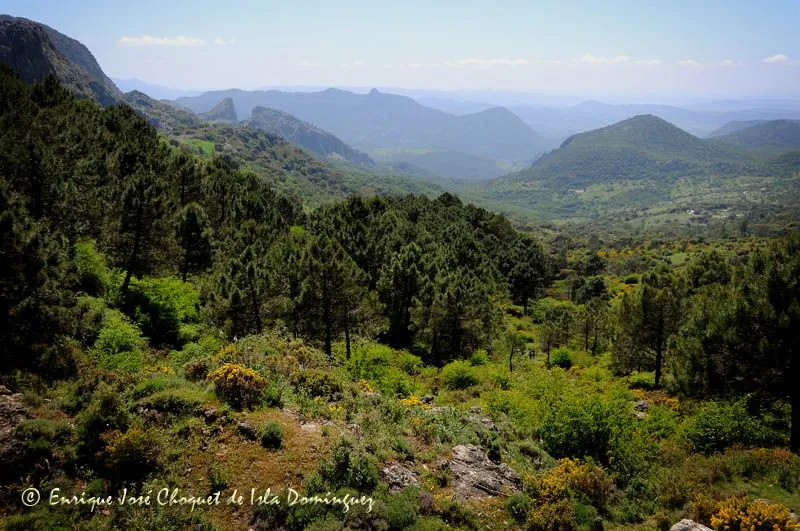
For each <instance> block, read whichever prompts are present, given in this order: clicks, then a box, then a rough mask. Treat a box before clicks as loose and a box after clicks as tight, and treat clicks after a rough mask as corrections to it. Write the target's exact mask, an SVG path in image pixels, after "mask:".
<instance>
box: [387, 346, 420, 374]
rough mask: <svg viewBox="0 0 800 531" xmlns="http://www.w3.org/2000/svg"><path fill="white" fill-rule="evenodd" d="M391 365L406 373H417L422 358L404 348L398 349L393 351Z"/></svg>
mask: <svg viewBox="0 0 800 531" xmlns="http://www.w3.org/2000/svg"><path fill="white" fill-rule="evenodd" d="M392 365H393V366H395V367H397V368H398V369H400V370H401V371H403V372H404V373H406V374H410V375H414V374H419V371H420V369H422V358H420V357H419V356H415V355H413V354H411V353H410V352H406V351H405V350H399V351H395V356H394V358H393V360H392Z"/></svg>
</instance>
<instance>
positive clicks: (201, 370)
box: [183, 358, 211, 382]
mask: <svg viewBox="0 0 800 531" xmlns="http://www.w3.org/2000/svg"><path fill="white" fill-rule="evenodd" d="M210 370H211V368H210V367H209V359H208V358H201V359H197V360H192V361H189V362H187V363H186V364H185V365H184V366H183V374H184V376H186V379H187V380H190V381H192V382H199V381H202V380H205V379H206V378H207V377H208V373H209V371H210Z"/></svg>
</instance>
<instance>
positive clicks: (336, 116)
mask: <svg viewBox="0 0 800 531" xmlns="http://www.w3.org/2000/svg"><path fill="white" fill-rule="evenodd" d="M228 97H230V98H232V99H233V101H234V104H235V105H236V108H237V109H238V110H239V112H240V113H241V114H242V115H248V114H250V112H251V111H252V109H253V108H254V107H258V106H261V107H267V108H271V109H277V110H280V111H283V112H288V113H290V114H292V115H294V116H296V117H298V118H300V119H301V120H305V121H307V122H310V123H313V124H314V125H316V126H317V127H321V128H322V129H324V130H326V131H330V132H331V133H332V134H334V135H336V136H337V137H339V138H341V139H342V140H343V141H344V142H346V143H348V144H350V145H351V146H354V147H356V148H358V149H363V150H369V148H393V149H399V148H404V149H408V148H438V149H446V150H453V151H457V152H462V153H467V154H470V155H477V156H481V157H487V158H492V159H498V160H506V161H523V160H532V159H533V158H534V157H535V155H537V153H541V152H542V151H543V150H544V149H545V147H546V146H545V145H544V142H543V140H542V138H541V137H540V136H539V135H538V134H537V133H536V132H534V131H533V130H532V129H531V128H530V127H529V126H527V125H526V124H525V123H524V122H523V121H522V120H520V119H519V118H518V117H517V116H516V115H514V114H513V113H511V112H510V111H508V110H507V109H504V108H491V109H487V110H484V111H482V112H479V113H475V114H467V115H464V116H455V115H453V114H449V113H446V112H443V111H439V110H436V109H431V108H430V107H425V106H424V105H420V104H419V103H417V102H416V101H414V100H413V99H411V98H409V97H406V96H397V95H394V94H384V93H382V92H379V91H377V90H375V89H373V90H372V91H370V92H369V93H368V94H354V93H352V92H347V91H343V90H337V89H327V90H324V91H321V92H311V93H307V92H306V93H303V92H280V91H277V90H270V91H243V90H238V89H234V90H225V91H215V92H206V93H205V94H203V95H201V96H197V97H193V98H179V99H178V100H177V101H178V103H180V104H181V105H184V106H186V107H188V108H190V109H192V110H193V111H195V112H206V111H208V110H209V109H211V107H213V106H214V105H216V104H217V102H219V101H220V99H223V98H228Z"/></svg>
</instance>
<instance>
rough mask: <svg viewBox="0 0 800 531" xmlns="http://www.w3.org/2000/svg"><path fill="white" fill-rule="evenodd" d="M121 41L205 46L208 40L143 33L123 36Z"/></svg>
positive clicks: (149, 44)
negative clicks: (155, 35)
mask: <svg viewBox="0 0 800 531" xmlns="http://www.w3.org/2000/svg"><path fill="white" fill-rule="evenodd" d="M119 43H120V44H122V45H123V46H204V45H205V44H206V41H205V40H204V39H200V38H197V37H184V36H183V35H179V36H177V37H153V36H152V35H141V36H138V37H128V36H125V37H122V38H121V39H120V40H119Z"/></svg>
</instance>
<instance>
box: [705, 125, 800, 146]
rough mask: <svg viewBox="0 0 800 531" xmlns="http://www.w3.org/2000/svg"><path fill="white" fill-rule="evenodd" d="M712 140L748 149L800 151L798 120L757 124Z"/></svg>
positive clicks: (799, 126)
mask: <svg viewBox="0 0 800 531" xmlns="http://www.w3.org/2000/svg"><path fill="white" fill-rule="evenodd" d="M714 139H715V140H717V141H719V142H724V143H725V144H732V145H734V146H741V147H748V148H774V149H800V120H771V121H768V122H758V123H755V124H753V125H750V126H748V127H745V128H742V129H739V130H736V131H734V132H732V133H729V134H725V135H720V136H717V137H715V138H714Z"/></svg>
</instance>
